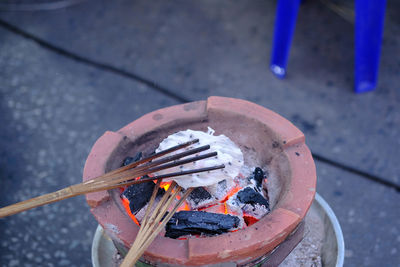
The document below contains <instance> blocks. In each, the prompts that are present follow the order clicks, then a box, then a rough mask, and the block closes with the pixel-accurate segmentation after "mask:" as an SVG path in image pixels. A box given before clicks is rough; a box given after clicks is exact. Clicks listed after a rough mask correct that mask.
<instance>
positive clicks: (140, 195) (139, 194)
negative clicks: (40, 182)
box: [122, 176, 165, 214]
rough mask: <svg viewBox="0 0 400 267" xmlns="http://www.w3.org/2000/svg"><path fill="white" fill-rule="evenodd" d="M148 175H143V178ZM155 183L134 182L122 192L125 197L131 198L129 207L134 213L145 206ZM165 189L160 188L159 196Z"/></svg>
mask: <svg viewBox="0 0 400 267" xmlns="http://www.w3.org/2000/svg"><path fill="white" fill-rule="evenodd" d="M146 177H148V176H143V177H142V178H141V179H143V178H146ZM154 186H155V184H154V183H153V182H146V183H141V184H134V185H131V186H128V187H127V188H126V189H125V190H124V192H123V193H122V194H123V196H124V197H126V198H127V199H128V200H129V208H130V210H131V212H132V214H136V213H137V212H138V211H139V210H140V209H141V208H143V207H144V206H145V205H146V204H147V202H149V200H150V197H151V195H152V193H153V190H154ZM164 193H165V190H164V189H162V188H160V189H158V192H157V196H159V195H163V194H164Z"/></svg>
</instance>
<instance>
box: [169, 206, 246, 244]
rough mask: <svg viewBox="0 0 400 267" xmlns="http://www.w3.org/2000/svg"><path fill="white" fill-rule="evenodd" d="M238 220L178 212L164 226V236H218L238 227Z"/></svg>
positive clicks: (225, 215) (223, 216)
mask: <svg viewBox="0 0 400 267" xmlns="http://www.w3.org/2000/svg"><path fill="white" fill-rule="evenodd" d="M239 223H240V220H239V218H238V217H236V216H232V215H229V214H218V213H209V212H203V211H180V212H177V213H175V214H174V216H172V218H171V220H169V222H168V223H167V225H166V226H165V230H166V232H165V236H166V237H170V238H178V237H180V236H184V235H189V234H192V235H218V234H222V233H226V232H228V231H229V230H232V229H235V228H237V227H238V226H239Z"/></svg>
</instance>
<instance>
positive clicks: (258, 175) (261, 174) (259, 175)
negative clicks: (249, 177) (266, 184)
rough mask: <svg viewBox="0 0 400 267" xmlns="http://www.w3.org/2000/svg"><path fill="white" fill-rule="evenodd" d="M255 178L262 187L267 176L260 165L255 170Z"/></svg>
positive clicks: (258, 185)
mask: <svg viewBox="0 0 400 267" xmlns="http://www.w3.org/2000/svg"><path fill="white" fill-rule="evenodd" d="M253 178H254V181H256V185H257V187H259V188H261V185H262V182H263V180H264V178H265V174H264V172H263V170H262V169H261V168H260V167H256V169H255V170H254V172H253Z"/></svg>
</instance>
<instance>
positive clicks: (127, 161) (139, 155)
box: [122, 152, 142, 166]
mask: <svg viewBox="0 0 400 267" xmlns="http://www.w3.org/2000/svg"><path fill="white" fill-rule="evenodd" d="M141 158H142V152H138V153H137V154H136V156H134V157H126V158H125V159H124V162H123V163H122V166H126V165H129V164H131V163H134V162H136V161H138V160H140V159H141Z"/></svg>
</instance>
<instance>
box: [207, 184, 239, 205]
mask: <svg viewBox="0 0 400 267" xmlns="http://www.w3.org/2000/svg"><path fill="white" fill-rule="evenodd" d="M234 186H235V182H234V181H233V180H227V179H225V180H222V181H220V182H219V183H216V184H213V185H210V186H207V187H205V189H206V190H207V191H208V192H209V193H210V194H211V195H212V196H214V197H215V198H216V199H217V200H219V201H220V200H223V199H224V198H225V197H226V194H228V193H229V191H231V190H232V188H233V187H234Z"/></svg>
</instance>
